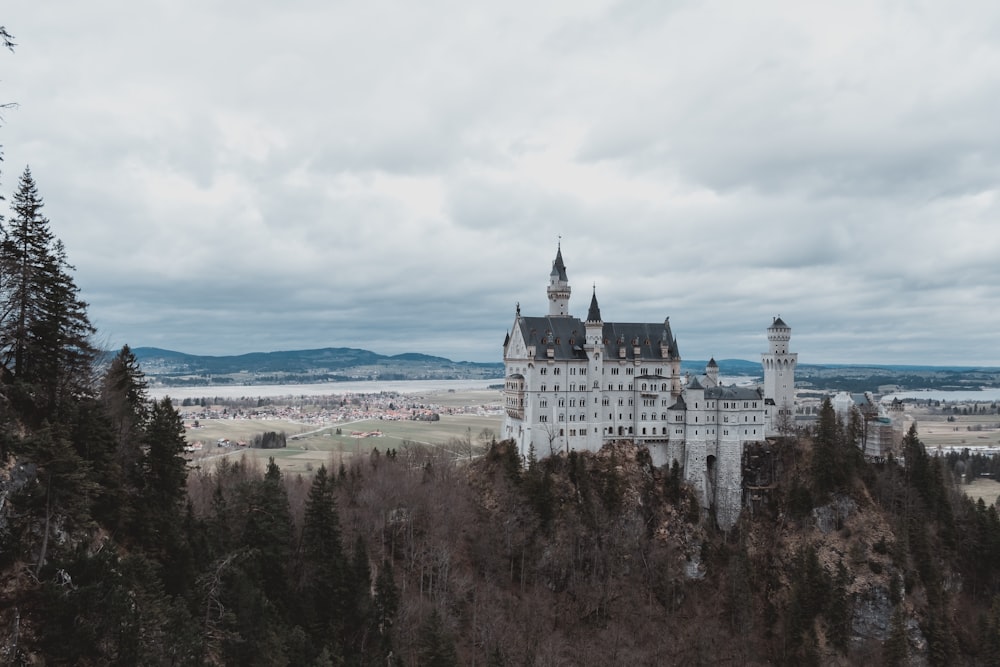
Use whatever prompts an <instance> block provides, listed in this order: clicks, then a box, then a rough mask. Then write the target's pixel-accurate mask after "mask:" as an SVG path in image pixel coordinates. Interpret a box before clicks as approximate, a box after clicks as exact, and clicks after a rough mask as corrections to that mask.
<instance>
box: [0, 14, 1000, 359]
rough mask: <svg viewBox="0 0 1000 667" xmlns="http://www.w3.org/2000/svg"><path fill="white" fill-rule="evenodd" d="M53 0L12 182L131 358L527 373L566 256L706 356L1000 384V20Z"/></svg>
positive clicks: (590, 282) (14, 147)
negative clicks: (391, 360)
mask: <svg viewBox="0 0 1000 667" xmlns="http://www.w3.org/2000/svg"><path fill="white" fill-rule="evenodd" d="M37 5H38V3H31V2H28V1H27V0H14V1H13V3H12V6H11V7H9V8H5V12H4V21H5V25H7V26H8V28H9V29H10V30H11V31H12V32H13V33H14V34H15V35H16V36H17V38H18V40H17V41H18V44H19V46H18V49H17V52H16V54H13V55H11V54H9V53H5V54H0V62H2V63H3V67H4V70H3V78H2V80H0V100H8V99H9V100H14V101H17V102H19V103H20V108H19V109H17V110H13V111H9V112H8V113H7V114H6V118H5V124H4V125H3V126H2V127H0V140H2V143H3V145H4V148H5V158H6V160H5V162H4V163H3V166H4V168H5V172H4V174H3V175H4V176H5V178H4V179H3V182H2V183H0V188H2V189H3V190H4V191H5V192H6V193H8V194H9V193H10V190H11V187H12V185H11V184H12V183H15V182H16V175H17V173H19V171H20V169H22V168H23V165H25V164H29V163H30V165H31V167H32V171H33V173H34V175H35V177H36V179H37V182H38V185H39V189H40V192H41V194H42V196H43V197H44V198H45V200H46V211H47V213H48V215H49V217H50V219H51V220H52V227H53V231H54V232H55V233H56V234H57V236H59V237H60V238H62V239H63V240H64V241H65V243H66V246H67V250H68V252H69V256H70V260H71V261H72V262H73V263H74V264H75V265H76V267H77V274H76V275H77V280H78V282H79V284H80V286H81V288H82V291H83V296H84V298H86V299H87V300H88V301H89V302H90V303H91V315H92V317H93V319H94V320H95V322H96V323H97V324H98V326H99V327H100V328H101V331H102V335H104V336H106V337H107V338H108V339H109V341H110V342H112V343H113V344H121V343H123V342H128V343H130V344H132V345H134V346H140V345H158V346H161V347H168V348H174V349H181V350H184V351H188V352H194V353H208V354H230V353H232V354H236V353H243V352H250V351H267V350H274V349H296V348H306V347H324V346H327V345H336V346H354V347H366V348H369V349H373V350H376V351H378V352H384V353H395V352H406V351H418V352H425V353H429V354H440V355H442V356H449V357H451V358H456V359H460V358H464V359H471V360H497V359H499V357H500V350H499V344H500V342H502V340H503V333H504V331H505V330H506V329H507V328H508V327H509V326H510V323H511V321H512V317H513V311H514V304H515V303H518V302H519V303H521V305H522V310H523V312H525V313H527V314H541V313H545V312H547V307H548V306H547V302H546V297H545V291H544V290H545V285H546V283H547V280H548V273H549V269H550V267H551V261H552V259H553V256H554V252H555V245H556V243H557V241H558V239H559V238H560V237H561V238H562V244H563V253H564V257H565V259H566V263H567V265H568V267H569V273H570V280H571V283H572V286H573V289H574V296H573V301H572V304H574V305H573V310H574V312H577V313H578V314H582V312H583V309H584V308H585V306H586V303H587V301H588V298H589V293H590V290H591V289H592V288H593V287H594V286H595V285H596V289H597V294H598V297H599V299H600V302H601V307H602V313H603V314H604V315H605V317H607V318H609V319H616V320H622V321H660V320H661V319H662V318H663V317H666V316H670V317H671V322H672V324H673V326H674V330H675V332H676V333H677V335H678V337H679V338H680V340H681V351H682V353H683V354H684V355H685V356H686V357H690V358H701V357H704V358H707V357H708V356H712V355H714V356H716V357H717V358H726V357H735V356H743V357H747V358H755V357H756V355H757V354H759V353H760V352H761V351H762V350H763V349H764V346H765V343H766V341H765V338H764V329H765V328H766V326H767V325H768V324H769V323H770V321H771V320H770V318H771V317H773V316H775V315H777V314H781V316H782V317H783V318H785V319H786V321H788V322H789V324H791V325H792V327H793V346H796V345H797V346H800V347H798V349H799V351H800V352H801V359H802V361H817V362H818V361H864V362H877V361H884V362H886V363H888V362H899V363H924V362H927V363H963V364H988V363H993V364H998V365H1000V355H998V354H997V353H996V352H995V350H994V348H995V346H994V345H992V338H991V336H992V333H993V332H994V331H996V330H997V328H998V325H1000V315H995V314H994V313H1000V308H998V307H997V305H998V304H997V299H998V296H997V294H996V290H995V285H997V284H998V280H997V279H998V278H1000V276H998V275H997V268H995V267H996V266H997V264H996V261H995V258H996V257H997V256H998V250H1000V247H998V246H1000V237H998V236H997V235H996V234H995V233H994V231H993V227H994V226H995V224H994V221H995V220H996V219H997V213H998V210H997V208H998V206H997V186H996V183H997V182H998V176H1000V159H998V156H1000V150H998V148H1000V131H998V129H997V125H996V123H995V121H994V120H993V116H994V115H995V112H994V110H995V109H996V108H997V106H998V103H1000V81H998V78H1000V74H998V72H1000V68H998V67H997V63H998V60H1000V47H998V46H997V45H998V44H1000V41H998V40H997V26H998V25H1000V9H997V8H996V7H995V6H994V4H992V3H986V2H970V3H963V4H962V5H961V6H948V7H945V6H943V5H934V4H933V3H922V4H921V3H916V4H913V3H910V4H902V5H901V4H899V3H891V2H874V3H872V2H861V1H860V0H848V1H847V2H843V3H837V4H835V5H827V6H816V5H814V4H808V3H806V4H803V3H787V2H779V1H777V0H775V1H773V2H772V1H765V2H759V3H752V4H746V3H734V2H725V1H722V0H714V1H709V2H699V3H694V2H684V1H680V2H669V3H664V2H640V1H635V2H615V1H611V0H607V1H603V0H594V1H589V2H576V3H572V4H570V3H547V4H544V5H539V4H537V3H533V4H528V3H522V2H516V1H515V2H512V3H506V4H503V5H495V6H491V7H477V6H471V5H468V4H463V3H456V2H452V1H448V0H433V1H432V2H430V3H421V4H419V5H400V4H399V3H383V2H374V3H360V2H344V3H333V4H331V3H320V2H310V1H308V0H297V1H296V2H292V3H290V4H286V5H282V6H280V7H279V6H277V5H274V4H273V3H266V2H257V1H251V2H247V3H243V4H241V5H240V7H239V8H234V7H228V6H225V5H224V4H220V3H211V2H208V3H204V2H203V3H194V2H184V1H181V2H176V3H169V4H159V5H149V6H146V5H134V4H133V5H127V4H123V3H121V2H118V1H116V0H97V1H96V2H94V3H88V5H87V6H86V7H84V6H83V5H80V4H79V3H71V2H68V1H65V0H64V1H58V0H57V1H56V2H54V3H46V5H45V8H44V11H43V10H42V9H41V8H40V7H39V6H37Z"/></svg>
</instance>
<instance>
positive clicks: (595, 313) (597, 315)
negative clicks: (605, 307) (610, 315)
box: [587, 288, 601, 322]
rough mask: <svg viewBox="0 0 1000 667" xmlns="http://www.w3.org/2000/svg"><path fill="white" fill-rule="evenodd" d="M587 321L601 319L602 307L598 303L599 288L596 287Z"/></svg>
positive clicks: (591, 298) (598, 320)
mask: <svg viewBox="0 0 1000 667" xmlns="http://www.w3.org/2000/svg"><path fill="white" fill-rule="evenodd" d="M587 321H588V322H600V321H601V309H600V307H599V306H598V305H597V289H596V288H595V289H594V294H593V295H592V296H591V297H590V310H588V311H587Z"/></svg>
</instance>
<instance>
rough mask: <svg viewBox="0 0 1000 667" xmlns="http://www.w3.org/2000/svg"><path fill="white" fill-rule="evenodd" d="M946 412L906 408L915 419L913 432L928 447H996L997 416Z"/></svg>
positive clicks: (998, 439)
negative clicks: (949, 419)
mask: <svg viewBox="0 0 1000 667" xmlns="http://www.w3.org/2000/svg"><path fill="white" fill-rule="evenodd" d="M948 416H949V415H945V414H941V413H940V412H937V413H935V412H929V411H926V410H925V409H917V410H913V411H909V410H908V411H907V417H909V418H912V419H916V421H917V433H918V434H919V435H920V440H921V442H923V443H924V445H925V446H926V447H927V448H928V449H932V448H934V447H939V446H940V447H959V448H961V447H969V448H974V447H1000V415H955V417H954V418H955V421H953V422H949V421H947V419H948Z"/></svg>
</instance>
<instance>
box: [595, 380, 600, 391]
mask: <svg viewBox="0 0 1000 667" xmlns="http://www.w3.org/2000/svg"><path fill="white" fill-rule="evenodd" d="M600 388H601V385H599V384H598V383H597V380H594V389H600Z"/></svg>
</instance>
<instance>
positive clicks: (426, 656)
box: [418, 609, 458, 667]
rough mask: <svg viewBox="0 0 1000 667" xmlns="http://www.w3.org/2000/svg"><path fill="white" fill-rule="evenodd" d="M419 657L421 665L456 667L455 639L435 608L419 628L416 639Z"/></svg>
mask: <svg viewBox="0 0 1000 667" xmlns="http://www.w3.org/2000/svg"><path fill="white" fill-rule="evenodd" d="M418 650H419V659H418V664H419V665H421V666H422V667H456V666H457V665H458V656H457V654H456V652H455V641H454V640H453V639H452V638H451V634H450V633H449V632H448V630H447V628H445V625H444V621H443V620H442V619H441V614H439V613H438V610H437V609H435V610H434V611H433V612H431V615H430V616H429V617H428V618H427V620H426V621H425V622H424V624H423V626H422V627H421V629H420V638H419V640H418Z"/></svg>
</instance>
